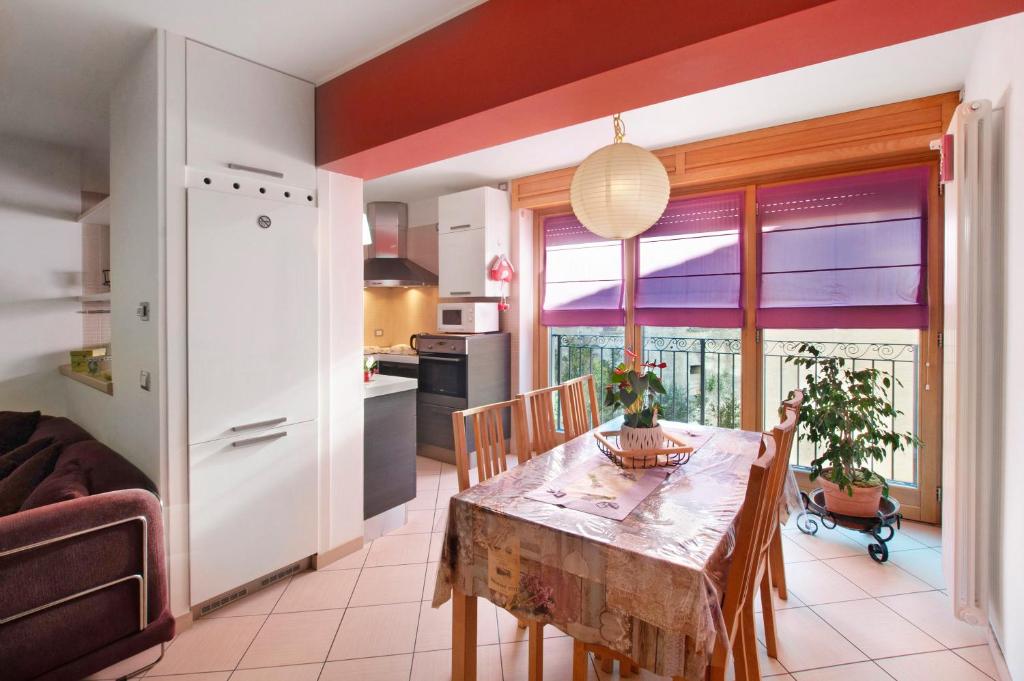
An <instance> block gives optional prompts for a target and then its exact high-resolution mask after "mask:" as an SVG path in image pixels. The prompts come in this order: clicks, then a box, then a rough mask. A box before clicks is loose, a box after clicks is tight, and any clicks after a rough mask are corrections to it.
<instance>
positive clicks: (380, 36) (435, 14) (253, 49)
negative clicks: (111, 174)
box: [0, 0, 481, 150]
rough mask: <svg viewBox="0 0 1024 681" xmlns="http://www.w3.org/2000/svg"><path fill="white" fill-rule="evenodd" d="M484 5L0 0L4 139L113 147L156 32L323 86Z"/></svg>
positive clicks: (464, 0) (418, 0) (404, 0)
mask: <svg viewBox="0 0 1024 681" xmlns="http://www.w3.org/2000/svg"><path fill="white" fill-rule="evenodd" d="M480 2H481V0H385V1H381V0H377V1H375V2H373V1H366V0H362V1H360V0H260V1H257V0H0V134H10V135H14V136H19V137H27V138H30V139H37V140H42V141H47V142H54V143H58V144H65V145H69V146H74V147H79V148H84V149H93V150H95V149H100V150H105V149H106V148H107V146H108V145H107V137H108V133H107V120H108V118H107V109H108V104H107V102H108V94H109V92H110V89H111V87H112V85H113V83H114V82H115V81H116V79H117V75H118V73H119V72H120V70H121V68H122V67H123V65H124V64H125V62H126V61H127V60H129V59H130V58H131V57H132V55H133V54H134V52H135V51H136V50H138V49H140V48H141V46H142V45H143V43H144V42H145V41H146V39H147V37H148V36H149V35H150V34H151V30H152V29H153V28H163V29H166V30H168V31H171V32H172V33H178V34H180V35H184V36H187V37H189V38H193V39H195V40H198V41H200V42H204V43H207V44H209V45H212V46H214V47H218V48H220V49H223V50H227V51H228V52H233V53H235V54H238V55H240V56H243V57H246V58H248V59H251V60H253V61H256V62H259V63H261V64H266V65H267V66H272V67H274V68H276V69H278V70H281V71H284V72H285V73H290V74H292V75H295V76H299V77H301V78H305V79H307V80H310V81H313V82H316V83H319V82H322V81H324V80H327V79H329V78H331V77H333V76H334V75H337V74H338V73H341V72H343V71H346V70H348V69H350V68H352V67H353V66H356V65H358V64H360V63H362V62H364V61H366V60H368V59H371V58H373V57H375V56H376V55H378V54H380V53H382V52H386V51H387V50H389V49H391V48H392V47H394V46H395V45H398V44H399V43H402V42H404V41H406V40H408V39H409V38H411V37H413V36H415V35H417V34H418V33H421V32H423V31H425V30H427V29H429V28H431V27H433V26H436V25H437V24H439V23H442V22H444V21H446V20H447V19H449V18H451V17H453V16H455V15H456V14H459V13H461V12H464V11H465V10H466V9H469V8H470V7H472V6H474V5H477V4H479V3H480Z"/></svg>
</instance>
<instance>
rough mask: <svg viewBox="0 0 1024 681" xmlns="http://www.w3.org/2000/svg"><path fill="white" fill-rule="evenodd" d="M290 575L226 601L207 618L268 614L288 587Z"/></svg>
mask: <svg viewBox="0 0 1024 681" xmlns="http://www.w3.org/2000/svg"><path fill="white" fill-rule="evenodd" d="M290 581H291V577H288V578H285V579H282V580H281V581H279V582H276V583H274V584H271V585H270V586H268V587H266V588H263V589H260V590H259V591H254V592H253V593H251V594H249V595H248V596H244V597H243V598H239V599H238V600H237V601H235V602H234V603H228V604H227V605H225V606H224V607H223V608H220V609H218V610H214V611H213V612H211V613H210V614H209V615H206V617H207V619H209V618H217V617H239V616H243V615H269V614H270V613H271V612H273V611H274V606H275V605H277V601H278V600H279V599H280V598H281V594H283V593H284V590H285V589H287V588H288V583H289V582H290Z"/></svg>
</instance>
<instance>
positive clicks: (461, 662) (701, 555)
mask: <svg viewBox="0 0 1024 681" xmlns="http://www.w3.org/2000/svg"><path fill="white" fill-rule="evenodd" d="M621 423H622V421H621V417H618V418H616V419H614V420H612V421H610V422H608V423H605V424H602V425H601V426H599V427H598V428H596V429H595V430H596V431H601V432H614V431H617V430H618V429H619V428H620V427H621ZM662 427H663V428H664V430H665V431H666V432H667V433H670V434H672V435H674V436H675V437H676V438H678V439H680V440H682V441H683V442H687V443H688V444H691V446H692V447H693V448H694V451H693V452H692V454H691V455H690V456H689V460H688V461H686V462H685V463H682V464H679V465H676V466H666V467H660V468H655V469H650V470H628V469H623V468H619V467H617V466H616V464H615V463H613V462H612V461H611V460H610V459H609V457H608V456H606V451H603V450H602V446H601V444H600V442H599V441H598V439H597V438H596V437H595V433H594V431H591V432H588V433H585V434H583V435H581V436H579V437H577V438H575V439H572V440H569V441H567V442H565V443H563V444H560V445H558V446H556V447H555V448H554V449H552V450H550V451H548V452H545V453H543V454H541V455H538V456H535V457H534V458H532V459H530V460H528V461H522V462H520V463H519V465H516V466H512V467H510V468H509V469H508V470H507V471H506V472H503V473H501V474H499V475H497V476H495V477H492V478H490V479H488V480H486V481H484V482H481V483H480V484H477V485H474V486H472V487H470V488H468V489H466V490H465V491H463V492H460V493H459V494H457V495H455V496H453V497H452V498H451V501H450V502H449V506H448V517H447V525H446V528H445V534H444V543H443V546H442V553H441V561H440V563H439V566H438V572H437V582H436V584H435V590H434V598H433V606H434V607H435V608H436V607H440V606H442V605H443V604H444V603H445V602H446V601H447V600H448V599H449V598H451V599H452V601H453V602H452V680H453V681H473V680H475V678H476V652H477V647H476V632H477V625H476V606H477V599H478V598H486V599H488V600H489V601H491V602H493V603H494V604H495V605H497V606H498V607H501V608H504V609H505V610H507V611H509V612H511V613H512V614H513V615H515V616H516V617H517V618H518V619H519V620H520V622H525V623H527V624H528V625H529V626H530V627H531V629H532V632H531V633H534V632H536V634H537V635H536V636H531V640H532V639H533V638H538V639H539V638H540V627H541V626H554V627H556V628H558V629H559V630H561V631H562V632H564V633H565V634H567V635H569V636H571V637H573V638H575V639H576V640H578V641H581V642H584V643H592V644H600V645H603V646H606V647H607V648H610V649H611V650H613V651H616V652H618V653H621V654H622V655H625V656H627V657H628V658H630V659H631V660H632V661H633V662H634V663H635V664H636V665H638V666H639V667H642V668H644V669H647V670H649V671H651V672H653V673H654V674H658V675H662V676H671V677H674V678H676V679H682V680H685V681H700V680H703V679H704V678H705V674H706V672H707V668H708V665H709V664H711V661H712V658H713V655H712V653H713V651H714V648H715V645H716V644H719V642H720V641H723V640H724V639H723V636H724V629H725V623H724V620H723V618H722V614H721V608H720V604H721V598H722V589H723V586H724V584H725V582H726V575H727V572H728V568H729V562H730V556H731V553H732V549H733V546H734V544H735V527H736V524H737V519H738V515H739V512H740V508H741V506H742V504H743V499H744V495H745V493H746V487H747V480H748V477H749V473H750V465H751V464H752V463H753V462H754V460H755V459H756V458H757V456H758V453H759V451H760V447H761V440H762V437H765V435H764V434H763V433H760V432H751V431H744V430H735V429H727V428H717V427H712V426H704V425H697V424H692V423H675V422H665V421H662ZM795 489H796V488H795V480H791V482H790V484H788V485H787V490H789V491H788V493H787V496H790V497H793V498H794V499H795ZM609 490H610V491H609ZM797 505H798V502H796V501H794V500H789V501H787V503H785V504H783V507H784V508H786V509H789V508H796V506H797ZM541 640H542V639H541ZM540 656H541V648H540V642H539V641H538V642H534V643H531V649H530V657H531V665H532V664H533V663H537V664H538V665H539V664H540V659H541V658H540Z"/></svg>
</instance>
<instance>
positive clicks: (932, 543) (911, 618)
mask: <svg viewBox="0 0 1024 681" xmlns="http://www.w3.org/2000/svg"><path fill="white" fill-rule="evenodd" d="M417 481H418V494H417V496H416V499H415V500H414V501H413V502H412V503H411V504H410V507H409V509H410V510H409V515H408V522H407V524H406V525H405V526H404V527H403V528H401V529H400V530H398V531H396V532H392V533H391V534H389V535H388V536H385V537H382V538H380V539H377V540H376V541H374V542H373V543H372V544H370V545H369V546H366V547H364V548H363V549H362V550H361V551H359V552H357V553H355V554H352V555H350V556H347V557H345V558H343V559H342V560H340V561H338V562H336V563H334V564H332V565H330V566H328V568H327V569H326V570H323V571H321V572H306V573H302V574H299V575H295V576H294V577H292V578H291V579H290V580H288V581H287V582H284V583H279V584H277V585H275V586H273V587H271V588H268V589H265V590H263V591H261V592H258V593H256V594H253V595H252V596H249V597H248V598H246V599H243V600H242V601H240V602H237V603H234V604H232V605H230V606H228V607H226V608H223V609H221V610H219V611H217V612H216V613H214V614H213V615H211V616H209V617H207V618H205V619H203V620H200V621H198V622H196V623H195V624H194V625H193V627H192V628H191V629H189V630H188V631H186V632H184V633H183V634H182V635H181V636H179V637H178V638H176V639H175V640H174V641H173V642H172V644H171V645H170V647H169V648H168V649H167V654H166V655H165V657H164V659H163V661H162V662H160V664H158V665H157V666H156V667H154V668H153V669H152V670H151V671H150V672H149V673H148V674H146V678H147V679H165V681H229V679H230V681H348V680H353V681H356V680H359V681H362V680H366V681H392V680H398V681H435V680H441V681H443V680H446V679H449V677H450V673H449V669H450V648H451V608H450V606H446V607H443V608H441V609H439V610H434V609H433V608H431V607H430V599H431V597H432V593H433V584H434V578H435V575H436V571H437V560H438V558H439V556H440V551H441V531H442V530H443V529H444V522H445V513H444V512H443V511H444V509H446V508H447V505H448V499H449V498H450V497H451V495H452V494H454V493H455V491H456V488H457V482H456V478H455V469H454V468H453V467H452V466H448V465H443V464H439V463H437V462H434V461H430V460H427V459H420V460H419V461H418V462H417ZM783 532H784V534H783V545H784V552H785V556H786V562H787V567H786V571H787V578H788V583H789V588H790V597H789V600H788V601H778V600H777V601H776V608H777V615H776V617H777V621H778V627H779V657H778V659H777V660H771V659H769V658H768V657H767V653H766V651H765V649H764V647H763V646H761V650H760V652H761V662H762V665H761V668H762V674H763V675H764V677H765V678H769V679H773V680H774V681H785V680H789V681H793V680H795V681H875V680H878V681H883V680H884V681H918V680H920V681H991V680H992V679H995V678H996V673H995V671H994V669H993V664H992V659H991V657H990V655H989V651H988V647H987V645H985V637H984V634H983V632H982V631H981V630H978V629H975V628H973V627H970V626H968V625H966V624H963V623H961V622H957V621H956V620H955V619H954V618H953V616H952V615H951V614H950V606H949V597H948V596H947V595H946V593H945V592H944V591H943V589H944V588H945V585H944V584H943V580H942V570H941V567H940V561H941V554H940V549H939V547H940V544H941V536H940V533H939V531H938V530H937V529H935V528H932V527H929V526H926V525H919V524H915V523H905V524H904V529H903V531H902V532H901V533H900V535H899V536H898V537H897V539H896V540H894V541H893V542H892V543H891V544H890V546H891V547H892V548H893V549H894V551H893V553H892V555H891V559H890V562H889V563H888V564H886V565H878V564H876V563H874V562H873V561H871V559H870V558H868V556H867V552H866V550H865V547H864V544H865V540H864V537H863V536H861V535H858V534H856V533H848V532H845V531H840V530H835V531H828V530H824V529H822V530H821V531H819V533H818V535H817V536H814V537H811V536H807V535H804V534H801V533H800V532H799V531H798V530H797V529H796V527H795V526H794V525H793V524H792V523H790V525H789V526H787V527H786V528H785V529H784V531H783ZM756 602H758V603H759V602H760V599H757V601H756ZM758 626H759V627H760V626H761V625H760V622H759V623H758ZM545 634H546V637H547V638H546V641H545V647H544V661H545V679H546V680H547V681H568V680H569V679H570V678H571V658H572V641H571V639H569V638H567V637H565V636H563V635H562V634H561V632H559V631H558V630H557V629H555V628H554V627H546V628H545ZM759 635H761V634H759ZM477 639H478V642H479V644H480V647H479V654H478V659H479V662H478V678H479V679H480V680H481V681H520V680H523V681H525V679H526V660H527V652H528V651H527V645H526V633H525V632H524V631H522V630H520V629H519V628H518V627H517V626H516V620H515V618H513V617H512V616H510V615H509V614H508V613H506V612H505V611H503V610H501V609H500V608H495V607H494V606H493V605H491V604H490V603H488V602H487V601H484V600H481V601H480V605H479V628H478V631H477ZM154 657H155V655H154V654H153V653H144V654H142V655H140V656H138V658H137V659H134V660H130V661H127V662H125V663H122V664H119V665H117V667H115V668H111V669H109V670H106V671H105V672H103V673H101V674H98V675H96V676H95V677H93V678H95V679H113V678H116V677H117V676H118V674H121V673H124V672H125V671H128V670H131V669H134V668H137V667H138V666H140V665H142V664H144V663H145V662H146V661H148V660H151V659H154ZM590 678H591V679H592V680H593V681H609V680H612V679H617V678H618V673H617V672H615V673H614V674H612V675H608V674H605V673H603V672H600V671H599V670H598V669H596V668H595V667H593V666H592V667H591V669H590ZM638 678H639V679H642V680H650V679H654V678H657V677H654V676H652V675H650V674H648V673H646V672H643V673H641V675H640V676H639V677H638Z"/></svg>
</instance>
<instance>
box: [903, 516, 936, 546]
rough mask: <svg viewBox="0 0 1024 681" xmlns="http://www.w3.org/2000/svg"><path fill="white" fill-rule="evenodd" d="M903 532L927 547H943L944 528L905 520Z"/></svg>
mask: <svg viewBox="0 0 1024 681" xmlns="http://www.w3.org/2000/svg"><path fill="white" fill-rule="evenodd" d="M901 532H903V534H906V535H908V536H910V537H911V538H913V539H916V540H917V541H919V542H921V543H922V544H924V545H925V546H942V528H941V527H938V526H937V525H926V524H924V523H916V522H914V521H912V520H904V521H903V527H902V529H901Z"/></svg>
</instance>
